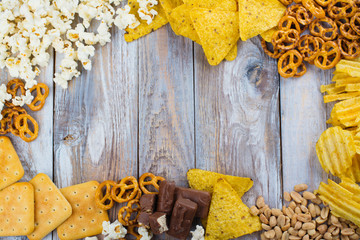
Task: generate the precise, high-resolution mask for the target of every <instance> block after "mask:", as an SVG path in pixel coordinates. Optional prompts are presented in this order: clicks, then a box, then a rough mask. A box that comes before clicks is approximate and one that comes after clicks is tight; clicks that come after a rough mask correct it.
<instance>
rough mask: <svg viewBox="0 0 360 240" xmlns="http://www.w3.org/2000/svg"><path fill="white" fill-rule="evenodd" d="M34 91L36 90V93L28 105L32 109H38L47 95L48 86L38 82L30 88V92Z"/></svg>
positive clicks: (41, 106)
mask: <svg viewBox="0 0 360 240" xmlns="http://www.w3.org/2000/svg"><path fill="white" fill-rule="evenodd" d="M34 91H36V95H35V97H34V99H33V101H32V102H31V103H30V104H28V107H29V108H30V109H31V110H32V111H39V110H40V109H42V108H43V106H44V104H45V100H46V98H47V97H48V96H49V87H48V86H46V84H44V83H38V84H37V85H35V86H33V87H32V88H31V89H30V92H31V93H33V92H34Z"/></svg>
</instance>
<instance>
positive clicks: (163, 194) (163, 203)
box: [156, 180, 176, 215]
mask: <svg viewBox="0 0 360 240" xmlns="http://www.w3.org/2000/svg"><path fill="white" fill-rule="evenodd" d="M175 188H176V186H175V182H173V181H171V182H170V181H166V180H165V181H162V182H161V183H160V188H159V195H158V200H157V208H156V210H157V211H158V212H163V213H166V214H167V215H169V214H171V211H172V210H173V207H174V203H175Z"/></svg>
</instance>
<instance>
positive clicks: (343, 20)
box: [335, 18, 350, 28]
mask: <svg viewBox="0 0 360 240" xmlns="http://www.w3.org/2000/svg"><path fill="white" fill-rule="evenodd" d="M335 23H336V25H337V26H338V27H339V28H340V27H341V25H343V24H345V23H350V19H349V18H339V19H335Z"/></svg>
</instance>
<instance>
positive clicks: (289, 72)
mask: <svg viewBox="0 0 360 240" xmlns="http://www.w3.org/2000/svg"><path fill="white" fill-rule="evenodd" d="M302 60H303V58H302V56H301V54H300V53H299V52H298V51H297V50H295V49H293V50H290V51H288V52H286V53H284V54H283V55H282V56H281V57H280V59H279V61H278V71H279V74H280V75H281V76H282V77H284V78H289V77H294V76H295V75H296V74H297V73H298V67H300V65H301V64H302Z"/></svg>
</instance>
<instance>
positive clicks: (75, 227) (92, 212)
mask: <svg viewBox="0 0 360 240" xmlns="http://www.w3.org/2000/svg"><path fill="white" fill-rule="evenodd" d="M98 186H99V183H98V182H96V181H91V182H86V183H82V184H78V185H74V186H70V187H66V188H62V189H60V191H61V193H62V194H63V195H64V196H65V198H66V199H67V200H68V201H69V203H70V205H71V207H72V215H71V216H70V218H68V219H67V220H66V221H65V222H64V223H63V224H61V225H60V226H59V227H58V228H57V233H58V236H59V238H60V239H61V240H72V239H79V238H85V237H90V236H94V235H97V234H100V233H101V232H102V223H103V222H104V221H109V216H108V213H107V211H104V210H102V209H100V208H99V207H97V205H96V203H95V192H96V189H97V188H98Z"/></svg>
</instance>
